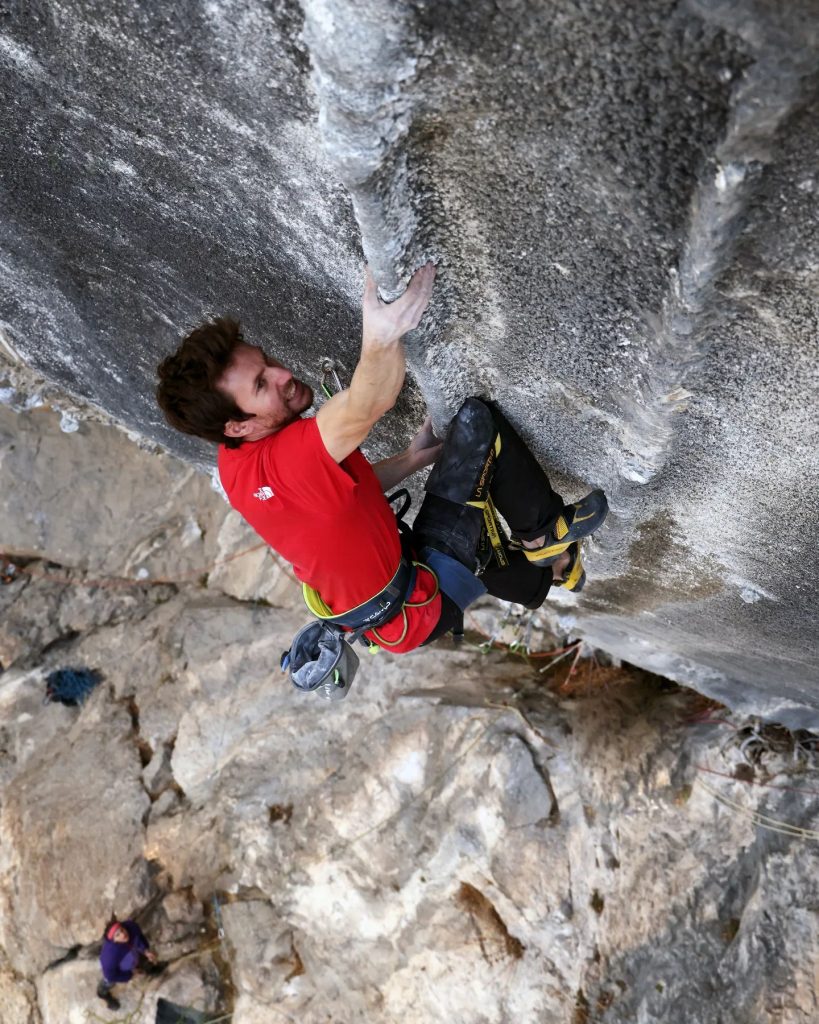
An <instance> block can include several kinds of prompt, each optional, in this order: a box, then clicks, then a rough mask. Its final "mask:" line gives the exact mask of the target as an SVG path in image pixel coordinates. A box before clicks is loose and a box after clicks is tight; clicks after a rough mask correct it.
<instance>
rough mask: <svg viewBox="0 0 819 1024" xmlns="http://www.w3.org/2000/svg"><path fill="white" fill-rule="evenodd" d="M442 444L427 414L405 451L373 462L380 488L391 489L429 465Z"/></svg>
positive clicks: (438, 452)
mask: <svg viewBox="0 0 819 1024" xmlns="http://www.w3.org/2000/svg"><path fill="white" fill-rule="evenodd" d="M442 444H443V442H442V441H441V440H440V438H437V437H436V436H435V431H434V430H433V429H432V418H431V417H429V416H427V418H426V419H425V420H424V422H423V424H422V426H421V429H420V430H419V431H418V433H417V434H416V435H415V437H414V438H413V439H412V440H411V441H410V443H409V447H408V448H406V450H405V451H403V452H399V453H398V454H397V455H391V456H390V457H389V458H388V459H382V460H381V461H380V462H374V463H373V472H374V473H375V475H376V476H377V477H378V482H379V483H380V484H381V490H382V491H391V490H392V489H393V487H397V486H398V484H400V483H401V482H402V481H404V480H406V479H407V477H408V476H412V474H413V473H417V472H418V470H419V469H424V468H425V467H426V466H431V465H432V464H433V462H435V460H436V459H437V458H438V456H439V455H440V453H441V445H442Z"/></svg>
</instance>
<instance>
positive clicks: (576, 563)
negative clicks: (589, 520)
mask: <svg viewBox="0 0 819 1024" xmlns="http://www.w3.org/2000/svg"><path fill="white" fill-rule="evenodd" d="M585 583H586V570H585V569H584V568H583V556H582V552H581V551H580V542H579V541H575V542H574V544H570V545H569V564H568V565H567V566H566V570H565V572H564V574H563V579H562V580H555V584H554V585H555V586H556V587H563V588H564V589H566V590H571V591H572V592H573V593H575V594H577V593H579V591H581V590H582V589H583V587H584V586H585Z"/></svg>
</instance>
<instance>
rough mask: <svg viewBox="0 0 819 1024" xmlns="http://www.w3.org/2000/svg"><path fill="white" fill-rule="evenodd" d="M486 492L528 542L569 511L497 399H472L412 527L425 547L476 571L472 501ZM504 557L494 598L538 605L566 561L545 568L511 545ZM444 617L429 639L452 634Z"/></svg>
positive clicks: (477, 525) (493, 576)
mask: <svg viewBox="0 0 819 1024" xmlns="http://www.w3.org/2000/svg"><path fill="white" fill-rule="evenodd" d="M498 441H499V444H498ZM487 493H491V494H492V498H493V500H494V501H495V503H496V506H497V508H498V510H499V511H500V512H501V513H502V515H503V516H504V518H505V519H506V521H507V522H508V523H509V526H510V528H511V529H512V530H513V531H514V533H515V536H516V537H518V538H520V539H521V541H523V542H525V541H527V540H530V538H531V541H530V542H533V541H535V540H537V539H539V538H542V537H543V535H544V533H545V530H546V527H547V526H548V524H549V523H550V522H552V521H553V520H554V519H555V518H556V517H557V516H558V515H559V514H560V512H561V510H562V509H563V501H562V499H561V498H560V496H559V495H557V494H555V492H554V491H553V490H552V488H551V487H550V485H549V481H548V478H547V477H546V474H545V473H544V472H543V470H542V469H541V468H540V466H539V465H538V463H537V462H536V460H535V459H534V457H533V456H532V454H531V452H530V451H529V449H528V448H527V447H526V445H525V444H524V443H523V441H521V439H520V438H519V437H518V435H517V433H516V432H515V430H514V428H513V427H512V426H511V424H509V423H508V421H507V420H506V418H505V417H504V416H503V415H502V414H501V413H500V412H499V411H498V410H497V409H496V408H494V407H493V406H492V405H491V403H486V402H483V401H481V400H480V399H476V398H471V399H467V400H466V401H465V402H464V403H463V405H462V406H461V408H460V410H459V412H458V414H457V416H456V417H455V418H454V419H453V420H452V423H451V424H450V428H449V430H448V432H447V437H446V440H445V442H444V448H443V450H442V452H441V455H440V457H439V459H438V461H437V463H436V466H435V469H434V470H433V472H432V473H431V474H430V477H429V480H428V481H427V495H426V497H425V498H424V503H423V505H422V506H421V509H420V511H419V512H418V515H417V517H416V519H415V525H414V527H413V532H414V534H415V536H416V538H417V541H418V543H419V546H421V547H423V546H427V545H428V546H430V547H433V548H436V549H437V550H439V551H443V552H444V553H446V554H448V555H451V556H452V557H454V558H456V559H457V560H458V561H460V562H461V564H462V565H464V566H466V567H467V568H468V569H469V570H470V571H471V572H474V571H475V570H476V568H477V567H478V554H477V553H478V546H479V542H480V539H481V533H482V531H483V525H484V517H483V511H482V509H481V508H479V507H477V506H476V505H471V504H468V502H470V501H472V500H473V499H475V498H476V497H479V496H480V495H482V494H487ZM506 556H507V559H508V563H509V564H508V565H507V566H505V567H503V568H497V567H495V566H494V565H491V566H488V567H487V568H486V569H485V570H484V571H483V573H482V575H481V581H482V582H483V583H484V584H485V586H486V587H487V589H488V591H489V592H490V593H491V594H494V595H495V596H496V597H500V598H502V599H503V600H508V601H515V602H517V603H519V604H524V605H527V606H528V607H530V608H537V607H539V606H540V605H541V604H542V603H543V601H544V599H545V598H546V595H547V593H548V592H549V588H550V586H551V584H552V581H553V579H559V578H560V573H561V570H562V566H561V565H559V564H557V565H555V566H554V567H548V568H546V569H544V568H542V567H540V566H537V565H534V564H533V563H531V562H529V561H528V560H527V559H526V557H525V556H524V555H523V554H522V553H521V552H520V551H514V550H507V551H506ZM553 571H554V574H553ZM444 618H445V616H444V615H442V622H441V623H440V624H439V625H440V627H441V628H440V629H437V628H436V630H435V631H433V635H432V637H431V639H434V638H435V637H436V636H438V635H440V634H441V633H443V632H446V627H445V625H444V621H443V620H444Z"/></svg>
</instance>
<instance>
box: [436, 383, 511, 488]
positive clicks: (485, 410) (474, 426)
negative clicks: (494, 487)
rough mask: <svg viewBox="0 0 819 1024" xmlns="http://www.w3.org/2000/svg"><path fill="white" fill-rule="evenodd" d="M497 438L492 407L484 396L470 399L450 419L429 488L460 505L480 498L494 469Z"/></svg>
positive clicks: (487, 486)
mask: <svg viewBox="0 0 819 1024" xmlns="http://www.w3.org/2000/svg"><path fill="white" fill-rule="evenodd" d="M497 437H498V432H497V428H496V425H495V417H494V415H493V412H492V409H491V408H490V406H489V405H488V404H487V403H486V402H485V401H484V400H483V399H481V398H467V399H466V400H465V401H464V402H463V403H462V405H461V407H460V409H459V410H458V412H457V413H456V414H455V416H453V418H452V420H451V421H450V424H449V429H448V430H447V435H446V438H445V440H444V447H443V449H442V451H441V454H440V456H439V457H438V460H437V462H436V463H435V466H434V467H433V469H432V472H431V473H430V475H429V478H428V479H427V483H426V490H427V491H428V492H429V493H430V494H435V495H437V496H438V497H439V498H446V499H447V500H448V501H454V502H456V503H457V504H465V503H466V502H469V501H475V500H480V499H481V498H482V497H483V496H484V494H485V492H488V489H489V483H490V481H491V478H492V472H493V471H494V460H495V457H496V441H497Z"/></svg>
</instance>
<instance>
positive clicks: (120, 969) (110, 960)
mask: <svg viewBox="0 0 819 1024" xmlns="http://www.w3.org/2000/svg"><path fill="white" fill-rule="evenodd" d="M100 966H101V967H102V981H101V982H100V983H99V985H97V995H98V996H99V997H100V999H102V1000H104V1001H105V1004H106V1006H107V1007H108V1009H109V1010H118V1009H119V1006H120V1004H119V1000H118V999H115V998H114V996H112V995H111V989H112V988H113V987H114V985H122V984H125V983H126V982H129V981H130V980H131V978H133V976H134V972H135V971H149V972H150V973H158V972H159V971H160V970H161V969H162V968H161V966H160V965H158V964H157V960H156V954H155V953H153V952H152V951H151V949H150V946H149V944H148V940H147V939H146V938H145V935H144V934H143V932H142V929H141V928H140V927H139V925H138V924H137V923H136V921H131V920H127V921H117V920H116V919H114V920H113V921H111V923H110V924H109V925H108V927H107V928H106V929H105V935H104V936H103V940H102V950H101V951H100Z"/></svg>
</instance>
